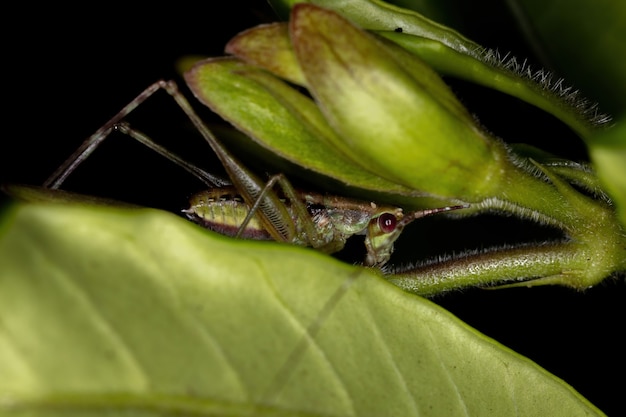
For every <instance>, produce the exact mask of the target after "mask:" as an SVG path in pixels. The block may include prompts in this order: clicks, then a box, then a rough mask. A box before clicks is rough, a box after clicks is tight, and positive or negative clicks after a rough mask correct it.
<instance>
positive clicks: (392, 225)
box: [378, 213, 398, 233]
mask: <svg viewBox="0 0 626 417" xmlns="http://www.w3.org/2000/svg"><path fill="white" fill-rule="evenodd" d="M397 222H398V221H397V219H396V216H394V215H393V214H391V213H383V214H381V215H380V216H378V228H379V229H380V231H381V232H383V233H391V232H393V231H394V230H395V229H396V224H397Z"/></svg>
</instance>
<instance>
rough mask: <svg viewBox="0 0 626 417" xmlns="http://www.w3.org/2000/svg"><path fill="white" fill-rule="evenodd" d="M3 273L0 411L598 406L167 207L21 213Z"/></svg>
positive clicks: (381, 291)
mask: <svg viewBox="0 0 626 417" xmlns="http://www.w3.org/2000/svg"><path fill="white" fill-rule="evenodd" d="M0 265H2V268H1V269H0V317H1V321H0V375H2V378H0V394H1V395H0V398H1V400H0V415H11V416H15V415H20V416H23V415H38V416H51V415H54V416H66V415H76V414H75V413H76V412H79V413H80V415H94V416H96V415H97V416H103V415H120V414H121V413H128V414H132V415H142V416H156V415H159V416H164V415H172V416H173V415H177V416H181V415H194V416H208V415H233V416H234V415H274V416H283V415H284V416H286V415H299V416H302V415H313V416H317V415H359V416H365V415H372V416H379V415H402V416H410V415H420V416H436V415H442V416H454V415H497V416H501V415H513V414H516V415H519V414H522V415H550V416H568V417H569V416H590V415H602V413H601V412H600V411H599V410H597V409H596V408H595V407H593V406H592V405H591V404H589V403H588V402H587V401H586V400H585V399H583V398H581V397H580V395H579V394H577V393H576V392H575V391H574V390H573V389H572V388H571V387H570V386H568V385H566V384H565V383H564V382H563V381H561V380H559V379H557V378H555V377H553V376H551V375H549V374H548V373H547V372H546V371H544V370H543V369H541V368H539V367H538V366H537V365H536V364H534V363H532V362H530V361H529V360H527V359H525V358H523V357H521V356H519V355H517V354H515V353H513V352H511V351H510V350H508V349H506V348H504V347H502V346H501V345H499V344H498V343H496V342H495V341H493V340H491V339H489V338H487V337H485V336H483V335H481V334H479V333H478V332H476V331H475V330H473V329H471V328H469V327H467V326H466V325H465V324H463V323H461V322H460V321H459V320H458V319H456V318H455V317H453V316H452V315H450V314H449V313H447V312H446V311H444V310H442V309H441V308H440V307H438V306H436V305H434V304H432V303H431V302H429V301H427V300H425V299H422V298H419V297H417V296H413V295H410V294H407V293H404V292H402V291H400V290H399V289H398V288H396V287H394V286H392V285H390V284H388V283H387V282H385V281H384V280H383V279H381V278H380V277H378V276H377V275H376V274H374V273H372V272H370V271H369V270H367V269H364V268H360V267H355V266H350V265H346V264H342V263H340V262H338V261H335V260H333V259H331V258H329V257H326V256H324V255H321V254H319V253H317V252H314V251H312V250H306V249H302V248H297V247H292V246H287V245H280V244H275V243H267V242H251V241H240V240H234V239H229V238H225V237H222V236H218V235H215V234H213V233H211V232H208V231H205V230H203V229H201V228H199V227H196V226H195V225H192V224H190V223H188V222H186V221H184V220H182V219H180V218H177V217H175V216H173V215H171V214H167V213H164V212H159V211H155V210H150V209H134V210H131V209H124V210H123V209H114V208H111V207H99V206H78V205H63V204H47V205H45V204H31V205H20V206H14V207H11V208H10V210H8V211H7V212H5V213H4V216H3V219H2V223H0Z"/></svg>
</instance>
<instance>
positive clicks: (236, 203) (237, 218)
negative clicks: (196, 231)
mask: <svg viewBox="0 0 626 417" xmlns="http://www.w3.org/2000/svg"><path fill="white" fill-rule="evenodd" d="M189 203H190V206H189V209H187V210H183V212H184V213H185V214H186V215H187V217H188V218H189V219H190V220H192V221H193V222H195V223H198V224H199V225H201V226H203V227H206V228H207V229H210V230H213V231H215V232H217V233H220V234H223V235H227V236H235V235H237V232H238V231H239V228H240V226H241V224H242V223H243V221H244V219H245V218H246V216H247V215H248V211H249V209H248V206H247V204H246V203H245V202H244V201H243V200H242V199H241V198H240V197H239V196H237V195H236V192H235V190H234V189H233V188H230V187H223V188H214V189H211V190H206V191H202V192H199V193H197V194H195V195H193V196H192V197H191V199H190V200H189ZM240 237H241V238H244V239H256V240H269V239H271V236H270V234H269V233H268V232H267V231H266V230H265V229H264V228H263V226H262V225H261V223H260V222H259V221H258V220H257V218H256V217H252V218H251V219H250V221H249V222H248V224H247V225H246V227H245V228H244V229H243V231H242V232H241V234H240Z"/></svg>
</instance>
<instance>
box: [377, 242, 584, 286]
mask: <svg viewBox="0 0 626 417" xmlns="http://www.w3.org/2000/svg"><path fill="white" fill-rule="evenodd" d="M577 246H578V245H577V244H574V243H570V242H567V243H556V244H546V245H536V246H522V247H516V248H509V249H500V250H491V251H486V252H482V253H474V254H468V255H466V256H462V257H458V258H452V259H449V260H446V261H443V262H433V263H428V264H424V265H420V266H417V267H415V268H412V269H411V270H410V271H406V272H396V271H394V272H393V275H389V276H388V277H387V280H388V281H389V282H391V283H393V284H395V285H397V286H399V287H400V288H402V289H404V290H405V291H409V292H412V293H416V294H420V295H423V296H431V295H434V294H439V293H442V292H445V291H449V290H453V289H459V288H463V287H470V286H484V285H493V284H495V283H502V282H503V281H505V282H510V281H523V280H527V279H528V278H529V277H555V278H557V277H562V276H563V275H564V274H573V275H575V274H577V273H579V271H582V270H584V269H585V267H586V261H585V259H584V257H582V256H580V255H581V254H580V251H579V248H578V247H577ZM543 279H545V278H543ZM548 281H549V280H546V281H543V282H542V283H544V284H548V283H551V282H548ZM531 283H532V284H531ZM537 283H538V282H537V281H529V285H536V284H537Z"/></svg>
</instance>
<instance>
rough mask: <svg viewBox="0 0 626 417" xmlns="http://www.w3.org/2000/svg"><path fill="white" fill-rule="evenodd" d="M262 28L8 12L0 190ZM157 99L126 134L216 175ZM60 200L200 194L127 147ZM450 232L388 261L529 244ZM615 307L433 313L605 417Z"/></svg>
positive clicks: (552, 137)
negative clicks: (159, 83)
mask: <svg viewBox="0 0 626 417" xmlns="http://www.w3.org/2000/svg"><path fill="white" fill-rule="evenodd" d="M474 12H475V13H476V15H475V16H481V17H482V18H487V19H488V20H489V19H492V18H490V17H489V16H501V15H500V14H498V13H495V12H494V11H493V10H492V11H491V12H485V11H484V10H480V8H478V7H475V10H474ZM468 18H469V15H468ZM273 19H274V17H273V15H272V12H271V10H270V9H269V7H267V5H266V4H265V3H264V2H263V1H261V0H258V1H237V2H219V6H217V5H215V6H213V5H211V3H209V2H206V4H205V5H204V6H202V7H199V8H198V6H197V5H194V6H192V5H182V6H176V7H174V6H170V7H158V8H156V7H150V8H144V9H141V8H136V9H135V8H134V9H132V10H131V9H129V8H127V7H114V6H113V5H111V4H110V3H107V4H106V5H99V4H98V3H89V5H88V6H81V7H78V6H76V5H74V6H72V7H69V6H66V7H65V8H64V7H61V6H58V5H47V6H44V7H42V6H37V7H34V6H32V7H25V6H20V9H17V8H16V6H13V8H12V9H11V10H8V11H7V12H6V13H5V23H8V22H6V21H12V22H13V24H12V25H7V24H5V25H3V29H2V30H3V32H4V33H3V39H4V41H3V42H4V45H5V54H6V55H5V57H4V59H3V63H4V70H5V75H4V77H3V79H4V95H3V96H4V106H3V109H4V110H3V113H4V117H3V120H4V122H3V132H2V139H1V144H0V169H1V171H0V175H1V176H0V181H2V182H18V183H26V184H41V183H42V182H43V181H44V180H45V178H46V177H47V175H49V174H50V173H51V172H52V171H53V170H54V169H55V168H56V167H57V166H58V165H59V164H60V163H61V162H62V161H63V160H64V158H65V157H67V156H68V155H69V154H70V153H71V152H72V151H73V150H74V149H75V148H76V147H77V146H78V144H80V142H81V141H82V140H83V139H84V138H86V137H87V136H88V135H89V134H91V133H93V132H94V131H95V130H96V129H97V128H98V127H100V126H101V125H102V124H103V123H104V122H106V120H107V119H108V118H110V117H111V116H112V115H114V114H115V113H116V112H117V111H118V110H119V109H120V108H121V107H122V106H123V105H125V104H126V103H127V102H128V101H130V100H131V99H132V98H133V97H134V96H135V95H136V94H138V93H139V92H140V91H141V90H143V89H144V88H145V87H147V86H148V85H150V84H151V83H152V82H154V81H156V80H157V79H161V78H165V79H169V78H176V77H177V74H176V71H175V68H174V62H175V60H176V59H177V58H180V57H181V56H184V55H188V54H202V55H207V56H214V55H221V54H222V50H223V45H224V44H225V42H226V41H227V40H228V39H229V38H230V37H231V36H233V35H234V34H236V33H237V32H239V31H240V30H242V29H245V28H247V27H251V26H253V25H255V24H257V23H261V22H264V21H269V20H273ZM9 26H11V28H9ZM479 26H480V30H477V29H475V30H474V31H473V32H470V33H467V34H468V35H469V36H471V37H472V38H473V39H475V40H477V41H479V42H481V43H483V44H485V45H489V46H493V47H498V48H499V49H500V50H514V51H515V53H516V54H517V55H520V56H531V53H530V51H528V50H527V49H526V48H525V47H524V45H523V43H522V42H521V41H520V40H519V39H517V38H515V37H514V36H512V35H511V30H512V29H514V27H513V26H512V25H511V23H510V22H508V21H506V20H505V19H504V20H501V19H497V20H489V21H488V22H486V23H485V24H482V25H479ZM451 83H452V85H453V87H454V88H455V91H457V92H458V93H459V94H460V95H461V97H462V99H463V100H464V102H465V103H466V104H467V105H468V106H469V107H470V109H471V110H472V111H473V112H475V113H476V114H477V115H478V117H479V119H480V120H481V122H482V123H483V124H484V125H485V126H487V127H488V128H489V129H491V130H492V131H493V132H494V133H496V134H497V135H499V136H501V137H502V138H503V139H504V140H507V141H511V142H515V141H522V140H523V141H533V142H534V143H535V144H537V145H539V146H542V147H545V148H548V149H550V150H562V149H566V152H567V154H566V155H564V156H567V157H571V158H584V147H583V145H582V143H580V141H579V140H578V139H576V138H575V137H573V136H572V135H571V133H570V132H569V131H568V130H567V129H566V128H564V127H562V126H561V125H560V124H558V123H555V122H554V121H553V120H552V119H551V118H550V117H546V116H542V115H541V114H540V113H539V112H537V111H536V110H534V109H531V108H529V107H528V106H526V105H524V104H522V103H518V102H516V101H515V100H510V99H507V98H504V97H502V96H501V95H499V94H497V93H493V92H488V91H484V90H482V89H479V88H476V87H474V86H471V85H466V84H464V83H461V82H454V81H451ZM164 96H165V95H164V94H163V95H162V97H160V98H155V99H154V100H153V101H151V102H150V103H146V104H145V105H144V106H143V108H142V109H140V110H139V111H138V112H137V114H135V115H133V117H132V118H131V122H132V123H133V125H134V126H136V127H140V128H141V129H142V130H145V131H146V132H147V133H149V134H150V135H151V136H153V137H154V138H155V139H157V140H158V141H159V142H160V143H163V144H165V145H167V146H168V147H170V148H173V149H176V150H177V151H180V152H181V153H182V154H184V155H185V156H186V157H188V158H190V159H192V160H193V161H194V162H197V163H199V164H201V165H203V166H204V167H206V168H207V169H209V170H212V169H213V167H215V170H217V169H218V167H217V166H216V164H215V161H213V160H212V159H211V157H210V151H209V150H208V147H206V145H205V144H204V143H202V141H201V140H199V139H197V137H195V136H194V135H193V134H189V132H188V129H187V126H186V123H185V120H184V118H183V117H182V116H181V115H180V114H179V113H180V111H179V110H178V109H177V108H176V107H175V106H174V105H173V104H172V103H170V100H169V99H168V98H167V97H164ZM494 101H497V102H498V105H496V106H494V105H493V102H494ZM494 108H496V109H497V110H498V112H497V113H496V112H494ZM527 120H533V121H535V122H534V123H532V124H530V123H528V122H527ZM564 143H567V145H566V146H563V144H564ZM204 155H206V160H205V159H204ZM66 187H67V188H68V189H71V190H76V191H81V192H85V193H89V194H96V195H102V196H106V197H114V198H118V199H120V200H124V201H131V202H134V203H138V204H145V205H149V206H154V207H161V208H165V209H168V210H172V211H178V210H179V209H180V208H181V207H184V205H185V200H186V198H187V197H188V196H189V195H190V194H191V193H193V192H194V191H197V190H199V189H201V188H202V186H201V184H200V183H198V182H196V181H195V180H194V179H193V178H190V177H189V176H188V174H186V173H184V172H182V171H181V170H180V169H178V168H176V167H175V166H172V164H170V163H168V162H165V161H163V159H162V158H161V157H159V156H156V155H153V154H152V153H151V152H149V151H147V150H146V149H144V148H142V147H141V146H140V145H137V144H135V143H133V142H132V141H131V140H128V139H127V138H124V137H115V138H112V139H111V140H110V141H108V142H107V143H106V144H105V145H103V147H102V150H101V151H99V152H96V154H94V156H93V157H92V159H91V160H90V161H89V162H88V163H87V164H85V167H84V168H82V169H80V170H79V171H77V172H76V173H75V176H74V177H72V179H71V180H70V181H69V182H68V184H67V185H66ZM449 223H450V222H449V221H446V220H440V219H432V220H431V219H429V220H424V222H423V223H421V224H419V225H416V226H415V227H414V228H413V230H412V231H411V232H412V233H407V236H403V237H402V238H401V240H400V241H399V242H398V244H397V247H398V253H397V257H398V258H397V259H415V257H416V254H419V258H422V257H427V256H428V255H429V254H431V253H437V251H439V250H443V248H447V246H446V245H450V246H451V247H452V249H455V250H459V249H463V248H482V247H487V246H489V245H491V244H499V243H503V242H506V241H508V240H509V239H516V238H519V236H518V234H524V233H526V234H532V232H533V231H534V230H535V229H532V227H531V226H530V225H528V224H526V223H521V222H516V221H513V220H510V219H501V218H498V217H495V216H485V217H484V218H483V219H482V222H480V223H470V222H468V223H463V222H460V223H453V224H452V227H449ZM507 228H508V230H511V233H510V234H507V236H505V237H504V238H503V237H502V236H501V234H500V233H497V232H499V231H501V230H507ZM511 236H515V237H514V238H511ZM625 295H626V286H625V285H624V279H623V277H622V278H619V279H609V280H607V281H606V282H604V283H602V284H600V285H598V286H597V287H595V288H592V289H589V290H587V291H585V292H575V291H573V290H569V289H564V288H535V289H515V290H500V291H485V290H467V291H463V292H458V293H454V294H448V295H444V296H440V297H437V298H435V300H434V301H435V302H437V303H439V304H441V305H443V306H444V307H445V308H447V309H449V310H450V311H452V312H453V313H454V314H456V315H458V316H459V317H460V318H462V319H463V320H464V321H466V322H467V323H468V324H470V325H472V326H474V327H476V328H477V329H479V330H480V331H482V332H484V333H486V334H487V335H489V336H491V337H493V338H495V339H496V340H498V341H499V342H501V343H503V344H504V345H506V346H508V347H510V348H512V349H513V350H515V351H517V352H519V353H521V354H523V355H525V356H528V357H529V358H530V359H532V360H533V361H536V362H537V363H539V364H540V365H541V366H543V367H545V368H546V369H547V370H548V371H550V372H552V373H554V374H556V375H557V376H559V377H561V378H563V379H564V380H565V381H567V382H568V383H570V384H572V385H573V386H574V388H575V389H577V390H578V391H579V392H580V393H581V394H582V395H584V396H585V397H587V398H588V399H589V400H590V401H591V402H592V403H594V404H595V405H597V406H598V407H600V408H601V409H602V410H603V411H605V412H606V413H607V414H609V415H615V414H616V413H615V412H617V411H618V410H619V408H618V407H619V405H620V404H621V396H622V394H623V388H624V384H623V378H624V377H623V375H624V351H625V347H626V345H625V342H624V340H623V337H622V334H623V319H624V317H625V314H624V313H625V307H624V296H625ZM416 319H417V318H416ZM529 388H530V387H529Z"/></svg>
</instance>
